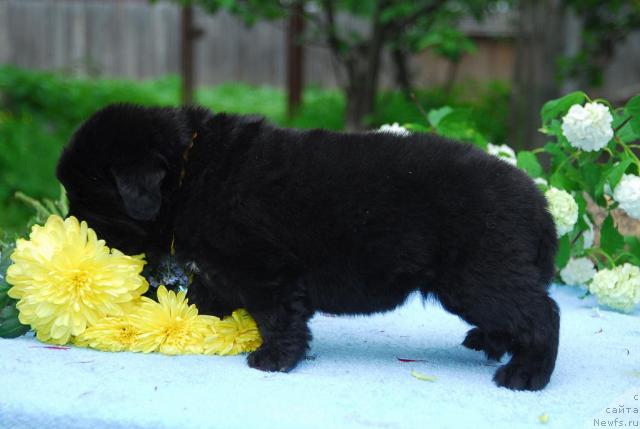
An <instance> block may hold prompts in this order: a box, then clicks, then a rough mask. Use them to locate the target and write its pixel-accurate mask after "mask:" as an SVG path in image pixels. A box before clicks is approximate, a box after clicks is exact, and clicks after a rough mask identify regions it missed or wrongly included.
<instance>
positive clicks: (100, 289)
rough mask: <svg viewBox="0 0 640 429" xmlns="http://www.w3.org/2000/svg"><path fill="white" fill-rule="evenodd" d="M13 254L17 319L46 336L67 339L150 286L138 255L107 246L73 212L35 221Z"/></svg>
mask: <svg viewBox="0 0 640 429" xmlns="http://www.w3.org/2000/svg"><path fill="white" fill-rule="evenodd" d="M11 260H12V261H13V264H12V265H11V266H10V267H9V269H8V271H7V281H8V282H9V283H10V284H11V285H13V287H12V288H11V289H10V290H9V296H11V297H12V298H15V299H18V300H19V302H18V304H17V307H18V310H20V316H19V317H20V322H22V323H23V324H26V325H31V327H32V328H33V329H34V330H35V331H36V334H37V337H38V339H40V340H41V341H45V342H51V343H55V344H65V343H67V342H68V341H69V340H70V338H71V336H76V335H80V334H81V333H83V332H84V330H85V329H86V327H87V326H90V325H94V324H96V323H97V322H98V321H99V320H100V319H102V318H103V317H106V316H120V315H122V314H123V307H122V305H123V304H126V303H128V302H130V301H133V300H135V299H137V298H138V297H139V296H140V295H141V294H142V293H144V292H145V291H146V290H147V288H148V284H147V281H146V280H145V279H144V277H142V276H141V275H140V272H141V271H142V268H143V266H144V260H143V259H142V256H133V257H132V256H127V255H124V254H123V253H121V252H120V251H118V250H116V249H109V248H108V247H107V246H106V245H105V242H104V241H103V240H98V238H97V237H96V233H95V232H94V231H93V230H92V229H91V228H89V227H88V226H87V224H86V222H81V223H79V222H78V220H77V219H76V218H75V217H69V218H67V219H66V220H64V221H63V220H62V218H60V217H59V216H50V217H49V219H48V220H47V222H46V224H45V225H44V226H38V225H36V226H34V227H33V228H32V229H31V234H30V235H29V240H22V239H21V240H18V241H17V243H16V249H15V251H14V252H13V254H12V255H11Z"/></svg>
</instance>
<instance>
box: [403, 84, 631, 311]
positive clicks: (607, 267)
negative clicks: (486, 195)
mask: <svg viewBox="0 0 640 429" xmlns="http://www.w3.org/2000/svg"><path fill="white" fill-rule="evenodd" d="M541 116H542V128H541V129H540V131H541V132H542V133H543V134H545V135H546V136H547V137H548V139H549V141H548V143H547V144H546V145H545V146H544V147H542V148H538V149H535V150H532V151H528V150H523V151H520V152H518V153H517V154H516V153H515V151H513V150H512V149H511V148H510V147H509V146H507V145H504V144H503V145H494V144H492V143H489V142H488V141H487V139H486V138H484V136H482V135H481V134H480V133H479V132H478V131H477V129H478V127H477V126H475V124H473V123H472V122H471V121H470V118H471V116H470V115H469V114H468V112H465V111H464V110H461V109H457V110H455V109H452V108H450V107H443V108H440V109H437V110H432V111H430V112H428V114H427V115H426V119H427V121H426V122H427V123H426V124H405V125H404V128H406V129H408V130H410V131H414V132H423V131H428V132H435V133H438V134H441V135H444V136H447V137H451V138H456V139H462V140H466V141H468V142H471V143H473V144H475V145H477V146H479V147H480V148H482V149H484V150H486V151H487V152H488V153H490V154H492V155H495V156H498V157H500V158H501V159H503V160H505V161H507V162H510V163H513V164H515V165H516V166H517V167H519V168H521V169H523V170H525V171H526V172H527V173H528V174H529V175H530V176H531V177H532V178H533V179H534V181H535V183H536V184H537V185H538V186H539V188H540V189H541V191H543V192H544V193H545V196H546V197H547V200H548V202H549V211H550V213H551V214H552V215H553V217H554V220H555V223H556V229H557V232H558V237H559V249H558V253H557V257H556V266H557V269H558V273H559V278H558V280H559V281H561V282H564V283H565V284H582V285H585V286H589V287H588V289H589V293H592V294H594V295H595V296H596V297H597V299H598V301H599V302H600V303H601V304H603V305H606V306H609V307H611V308H614V309H617V310H621V311H627V312H629V311H633V310H634V309H635V308H637V305H638V303H639V302H640V269H639V268H638V265H640V239H639V238H638V237H637V236H636V235H633V234H629V233H627V235H623V234H622V233H621V232H620V230H619V225H618V223H619V221H617V219H620V216H619V215H616V218H615V219H614V210H616V209H621V210H616V211H617V212H620V211H623V212H624V213H626V215H627V216H628V217H630V218H633V219H640V160H639V159H638V156H637V155H636V153H635V152H634V150H636V149H640V144H638V140H640V95H639V96H636V97H633V98H632V99H631V100H629V102H628V103H627V104H626V106H624V107H619V108H614V107H613V106H611V105H610V104H609V103H608V102H607V101H606V100H591V99H589V97H588V96H587V94H585V93H583V92H573V93H570V94H567V95H565V96H564V97H562V98H559V99H556V100H551V101H549V102H547V103H546V104H545V105H544V106H543V108H542V111H541ZM543 164H545V165H547V164H548V166H549V167H548V168H543V167H542V165H543ZM588 207H589V208H590V209H589V210H588V209H587V208H588ZM596 211H599V212H600V213H604V221H603V222H601V223H599V224H598V223H596V221H595V216H594V214H595V212H596ZM621 215H622V216H623V215H624V214H621ZM595 224H598V225H599V231H600V236H599V240H598V241H597V242H596V241H594V225H595ZM636 230H639V229H636ZM589 283H590V285H589Z"/></svg>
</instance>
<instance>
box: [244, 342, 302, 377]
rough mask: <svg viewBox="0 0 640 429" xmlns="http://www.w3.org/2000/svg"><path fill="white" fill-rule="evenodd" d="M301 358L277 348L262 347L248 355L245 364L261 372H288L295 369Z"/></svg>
mask: <svg viewBox="0 0 640 429" xmlns="http://www.w3.org/2000/svg"><path fill="white" fill-rule="evenodd" d="M301 358H302V357H301V356H297V355H295V354H292V353H287V352H286V351H284V350H281V349H279V348H277V347H273V346H269V345H263V346H262V347H260V348H259V349H258V350H256V351H255V352H253V353H251V354H250V355H249V357H248V358H247V363H248V364H249V366H250V367H251V368H255V369H259V370H261V371H280V372H289V371H291V370H292V369H293V368H295V366H296V365H297V364H298V362H299V361H300V359H301Z"/></svg>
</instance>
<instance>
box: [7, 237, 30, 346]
mask: <svg viewBox="0 0 640 429" xmlns="http://www.w3.org/2000/svg"><path fill="white" fill-rule="evenodd" d="M14 242H15V241H14V239H13V238H11V239H9V237H5V240H2V241H0V338H15V337H19V336H20V335H22V334H24V333H25V332H27V331H28V330H29V327H28V326H26V325H23V324H21V323H20V321H19V320H18V309H17V308H16V301H15V300H14V299H12V298H10V297H9V295H7V292H8V291H9V289H10V288H11V285H10V284H9V283H7V280H6V279H5V275H6V272H7V268H8V267H9V265H11V258H10V257H11V253H12V252H13V249H14V248H15V244H14Z"/></svg>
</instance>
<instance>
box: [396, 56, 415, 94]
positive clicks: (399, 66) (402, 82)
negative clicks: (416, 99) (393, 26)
mask: <svg viewBox="0 0 640 429" xmlns="http://www.w3.org/2000/svg"><path fill="white" fill-rule="evenodd" d="M391 57H392V59H393V64H394V65H395V69H396V76H395V77H396V84H397V85H398V87H399V88H400V90H401V91H402V93H403V94H404V96H405V97H407V98H411V94H413V85H412V84H411V73H410V72H409V64H408V63H409V61H408V58H407V57H408V54H407V52H406V51H404V50H402V49H399V48H394V49H393V50H392V51H391Z"/></svg>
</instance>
